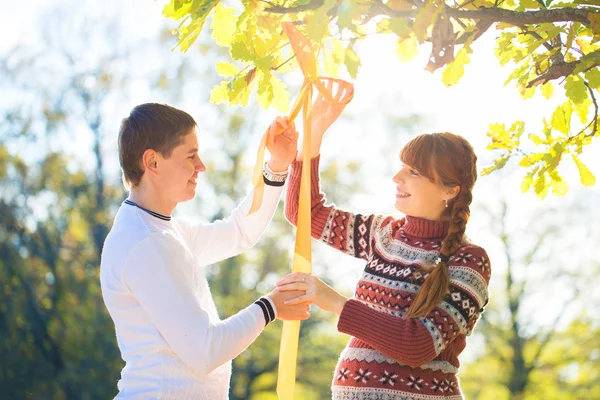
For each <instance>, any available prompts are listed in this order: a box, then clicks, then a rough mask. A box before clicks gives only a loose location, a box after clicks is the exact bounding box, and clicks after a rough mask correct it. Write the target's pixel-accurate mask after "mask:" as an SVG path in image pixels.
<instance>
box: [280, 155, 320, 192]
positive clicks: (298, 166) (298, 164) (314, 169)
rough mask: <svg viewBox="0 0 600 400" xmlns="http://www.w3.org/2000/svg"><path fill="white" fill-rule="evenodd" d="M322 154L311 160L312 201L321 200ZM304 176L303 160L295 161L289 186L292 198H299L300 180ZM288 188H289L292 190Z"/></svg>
mask: <svg viewBox="0 0 600 400" xmlns="http://www.w3.org/2000/svg"><path fill="white" fill-rule="evenodd" d="M320 161H321V156H320V155H318V156H316V157H315V158H312V159H311V160H310V172H311V174H310V193H311V203H314V202H315V201H317V202H318V201H320V200H321V196H320V193H321V183H320V179H319V164H320ZM301 178H302V161H294V162H293V163H292V168H291V171H290V176H289V178H288V179H289V182H290V183H289V186H288V187H289V188H290V189H291V191H290V193H289V194H290V195H291V196H292V198H295V199H296V198H298V192H299V191H300V180H301ZM290 189H288V190H290Z"/></svg>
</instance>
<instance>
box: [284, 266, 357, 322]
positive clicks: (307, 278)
mask: <svg viewBox="0 0 600 400" xmlns="http://www.w3.org/2000/svg"><path fill="white" fill-rule="evenodd" d="M277 290H279V291H282V292H284V293H294V294H295V295H294V296H293V298H292V299H290V300H288V301H286V304H287V305H291V304H306V302H310V303H313V302H314V303H315V304H316V305H317V306H319V307H320V308H321V309H323V310H326V311H331V312H333V313H336V314H337V315H340V314H341V313H342V310H343V309H344V305H345V304H346V302H347V301H348V299H347V298H346V297H344V296H342V295H341V294H339V293H338V292H336V291H335V289H333V288H332V287H331V286H329V285H327V284H326V283H325V282H323V281H322V280H320V279H319V278H318V277H316V276H314V275H309V274H305V273H302V272H292V273H291V274H288V275H286V276H284V277H283V278H281V280H280V281H279V282H277ZM297 293H300V295H299V296H298V294H297Z"/></svg>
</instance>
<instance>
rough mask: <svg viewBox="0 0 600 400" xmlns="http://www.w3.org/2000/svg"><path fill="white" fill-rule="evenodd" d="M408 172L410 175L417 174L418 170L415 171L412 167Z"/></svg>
mask: <svg viewBox="0 0 600 400" xmlns="http://www.w3.org/2000/svg"><path fill="white" fill-rule="evenodd" d="M410 174H411V175H412V176H419V172H418V171H416V170H414V169H411V170H410Z"/></svg>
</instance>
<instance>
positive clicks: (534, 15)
mask: <svg viewBox="0 0 600 400" xmlns="http://www.w3.org/2000/svg"><path fill="white" fill-rule="evenodd" d="M392 11H393V10H392ZM590 12H593V13H597V11H596V10H590V9H586V8H579V9H577V8H553V9H550V10H534V11H512V10H505V9H503V8H486V7H481V8H479V9H478V10H457V9H455V8H453V7H446V13H447V14H448V15H450V16H451V17H456V18H470V19H480V20H492V21H494V22H505V23H509V24H514V25H523V24H541V23H546V22H569V21H577V22H581V23H582V24H583V25H586V26H589V25H590V21H589V20H588V14H589V13H590Z"/></svg>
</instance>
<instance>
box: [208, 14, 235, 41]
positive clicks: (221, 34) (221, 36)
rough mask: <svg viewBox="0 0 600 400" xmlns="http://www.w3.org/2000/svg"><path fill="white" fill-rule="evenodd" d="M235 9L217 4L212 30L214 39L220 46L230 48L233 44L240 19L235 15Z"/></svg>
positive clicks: (211, 25)
mask: <svg viewBox="0 0 600 400" xmlns="http://www.w3.org/2000/svg"><path fill="white" fill-rule="evenodd" d="M234 12H235V9H234V8H229V7H225V6H222V5H221V4H217V6H216V7H215V13H214V14H213V17H212V23H211V24H210V28H211V29H212V37H213V39H215V41H216V42H217V44H218V45H221V46H229V45H230V44H231V42H233V38H234V35H235V30H236V22H237V20H238V17H237V16H236V15H234Z"/></svg>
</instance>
